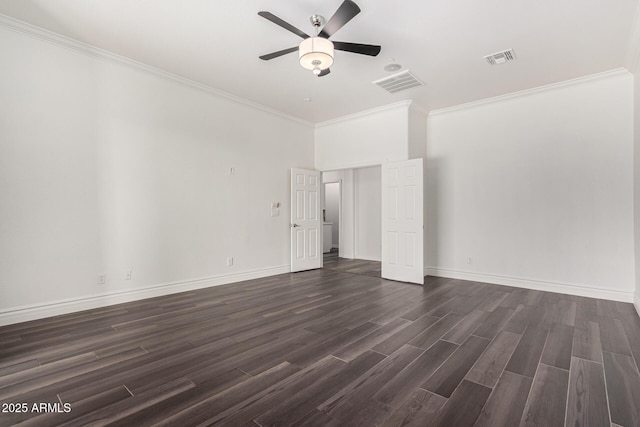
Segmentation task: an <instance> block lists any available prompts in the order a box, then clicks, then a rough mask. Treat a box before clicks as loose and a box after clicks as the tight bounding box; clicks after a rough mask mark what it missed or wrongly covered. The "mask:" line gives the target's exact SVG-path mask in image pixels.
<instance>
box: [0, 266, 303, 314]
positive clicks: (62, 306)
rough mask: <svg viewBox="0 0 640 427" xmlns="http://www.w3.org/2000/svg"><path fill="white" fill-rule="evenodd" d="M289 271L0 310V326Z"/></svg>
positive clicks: (216, 278)
mask: <svg viewBox="0 0 640 427" xmlns="http://www.w3.org/2000/svg"><path fill="white" fill-rule="evenodd" d="M289 269H290V267H289V266H288V265H283V266H280V267H271V268H265V269H260V270H253V271H246V272H244V273H236V274H229V275H224V276H213V277H206V278H200V279H194V280H186V281H183V282H173V283H165V284H160V285H154V286H149V287H146V288H139V289H129V290H125V291H119V292H111V293H107V294H103V295H95V296H90V297H84V298H72V299H66V300H59V301H54V302H51V303H46V304H34V305H29V306H22V307H15V308H10V309H5V310H2V311H0V326H4V325H11V324H14V323H20V322H26V321H29V320H36V319H42V318H45V317H51V316H58V315H61V314H67V313H73V312H77V311H83V310H90V309H93V308H100V307H106V306H109V305H114V304H121V303H125V302H131V301H138V300H141V299H146V298H154V297H159V296H164V295H171V294H176V293H179V292H185V291H193V290H196V289H203V288H208V287H211V286H220V285H226V284H230V283H236V282H242V281H245V280H252V279H259V278H262V277H268V276H275V275H277V274H285V273H289Z"/></svg>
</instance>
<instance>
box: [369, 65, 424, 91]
mask: <svg viewBox="0 0 640 427" xmlns="http://www.w3.org/2000/svg"><path fill="white" fill-rule="evenodd" d="M372 83H373V84H374V85H378V86H380V87H381V88H382V89H384V90H386V91H387V92H389V93H397V92H400V91H403V90H407V89H410V88H412V87H416V86H423V83H422V82H421V81H420V80H418V79H417V78H416V77H415V76H414V75H413V74H411V73H410V72H409V70H406V71H401V72H399V73H397V74H394V75H392V76H389V77H385V78H383V79H380V80H376V81H374V82H372Z"/></svg>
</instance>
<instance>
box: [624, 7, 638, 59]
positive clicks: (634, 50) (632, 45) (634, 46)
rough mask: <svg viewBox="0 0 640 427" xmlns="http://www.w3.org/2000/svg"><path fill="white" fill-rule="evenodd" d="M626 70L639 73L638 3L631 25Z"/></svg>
mask: <svg viewBox="0 0 640 427" xmlns="http://www.w3.org/2000/svg"><path fill="white" fill-rule="evenodd" d="M627 68H628V69H629V70H631V71H640V3H638V6H636V13H635V17H634V19H633V24H632V25H631V39H629V50H628V52H627Z"/></svg>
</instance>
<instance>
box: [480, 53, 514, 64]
mask: <svg viewBox="0 0 640 427" xmlns="http://www.w3.org/2000/svg"><path fill="white" fill-rule="evenodd" d="M484 59H486V60H487V62H488V63H489V64H491V65H499V64H504V63H505V62H509V61H514V60H515V59H516V53H515V52H514V51H513V49H507V50H503V51H501V52H496V53H492V54H491V55H487V56H485V57H484Z"/></svg>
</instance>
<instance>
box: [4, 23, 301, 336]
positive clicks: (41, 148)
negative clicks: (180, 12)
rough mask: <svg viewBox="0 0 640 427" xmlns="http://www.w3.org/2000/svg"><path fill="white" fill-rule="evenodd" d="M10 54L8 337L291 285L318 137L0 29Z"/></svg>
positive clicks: (287, 122)
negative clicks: (304, 184) (130, 306)
mask: <svg viewBox="0 0 640 427" xmlns="http://www.w3.org/2000/svg"><path fill="white" fill-rule="evenodd" d="M0 51H1V52H2V57H3V61H2V67H0V93H1V94H2V95H1V96H0V194H2V202H1V203H0V324H1V323H8V322H11V321H18V320H25V319H28V318H34V317H40V316H42V315H48V314H56V313H58V312H60V311H73V310H74V309H78V308H85V307H87V306H90V305H92V304H93V305H96V306H97V305H101V304H104V303H106V302H118V301H121V300H123V299H127V298H129V297H122V295H129V296H131V298H134V297H136V295H137V297H144V296H149V293H146V294H145V293H144V292H143V293H137V294H134V293H133V292H137V291H140V290H143V289H146V288H149V287H155V286H158V285H165V284H178V285H188V286H192V287H200V286H206V285H210V284H215V283H222V282H229V281H234V280H239V279H242V278H246V277H250V276H251V275H267V274H274V273H276V272H281V271H286V270H287V265H288V260H289V237H288V236H289V230H288V216H289V213H288V212H289V168H290V167H307V168H312V167H313V164H314V159H313V127H312V126H310V125H308V124H304V123H301V122H298V121H294V120H292V119H288V118H285V117H283V116H280V115H276V114H273V113H270V112H267V111H265V110H260V109H258V108H253V107H251V106H248V105H246V104H243V103H239V102H236V101H232V100H229V99H227V98H224V97H221V96H217V95H214V94H212V93H207V92H205V91H203V90H199V89H196V88H193V87H189V86H187V85H185V84H182V83H178V82H176V81H173V80H170V79H166V78H163V77H160V76H158V75H154V74H152V73H149V72H146V71H142V70H139V69H137V68H135V67H131V66H128V65H123V64H121V63H117V62H115V61H111V60H106V59H102V58H98V57H95V56H90V55H87V54H84V53H80V52H77V51H74V50H71V49H68V48H63V47H60V46H57V45H55V44H52V43H47V42H43V41H41V40H38V39H36V38H31V37H28V36H24V35H21V34H18V33H15V32H12V31H8V30H6V29H2V28H0ZM231 167H233V168H235V174H234V175H229V174H228V171H229V168H231ZM272 202H280V203H281V204H282V206H281V215H280V216H279V217H271V215H270V212H271V209H270V205H271V203H272ZM230 256H232V257H234V265H233V267H227V266H226V258H227V257H230ZM127 269H133V279H132V280H130V281H125V280H124V274H125V271H126V270H127ZM98 273H105V274H106V277H107V282H106V284H105V285H98V284H97V283H96V282H97V275H98ZM193 281H195V282H193ZM183 288H184V287H183ZM183 288H180V286H178V287H174V288H165V289H162V290H160V291H158V293H166V292H169V291H171V290H180V289H183ZM104 295H111V297H109V298H101V297H100V296H104ZM117 295H119V296H117ZM80 299H83V301H81V302H80V303H78V304H80V305H78V304H76V305H74V303H73V301H76V302H77V301H78V300H80ZM56 302H66V303H67V305H65V306H64V307H62V306H56V305H55V303H56ZM52 304H53V305H52ZM38 306H42V307H40V308H37V307H38ZM58 308H59V309H60V310H58ZM23 309H24V310H23ZM47 310H48V311H47ZM56 310H57V311H56ZM3 316H4V317H3Z"/></svg>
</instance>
